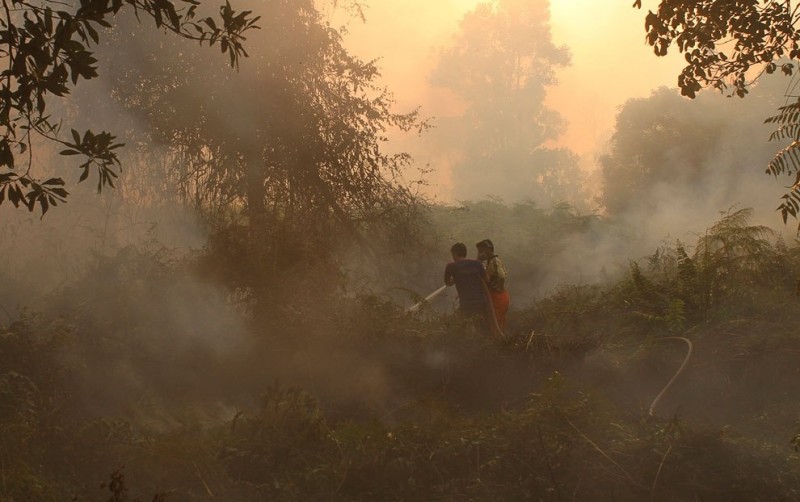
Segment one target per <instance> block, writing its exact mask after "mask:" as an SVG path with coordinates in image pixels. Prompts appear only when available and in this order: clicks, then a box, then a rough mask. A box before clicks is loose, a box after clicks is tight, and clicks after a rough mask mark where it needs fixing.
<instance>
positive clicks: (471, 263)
mask: <svg viewBox="0 0 800 502" xmlns="http://www.w3.org/2000/svg"><path fill="white" fill-rule="evenodd" d="M449 277H452V278H453V282H455V285H456V291H458V301H459V303H460V304H461V305H465V304H471V305H474V304H479V303H485V302H486V294H485V293H484V291H483V265H482V264H481V262H479V261H478V260H471V259H468V258H467V259H463V260H458V261H454V262H451V263H448V264H447V266H446V267H445V269H444V278H445V281H447V279H448V278H449Z"/></svg>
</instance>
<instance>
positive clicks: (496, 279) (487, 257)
mask: <svg viewBox="0 0 800 502" xmlns="http://www.w3.org/2000/svg"><path fill="white" fill-rule="evenodd" d="M475 247H476V248H478V259H479V260H481V261H483V262H485V263H486V275H487V276H488V278H487V285H488V287H489V296H490V297H491V301H492V307H493V308H494V315H495V317H496V318H497V325H498V327H499V328H500V330H502V331H503V332H505V330H506V314H508V308H509V306H510V304H511V299H510V297H509V295H508V291H507V290H506V275H507V274H506V268H505V267H504V266H503V262H502V261H500V258H499V257H498V256H497V255H496V254H495V253H494V243H492V241H491V240H489V239H484V240H482V241H480V242H479V243H477V244H476V245H475Z"/></svg>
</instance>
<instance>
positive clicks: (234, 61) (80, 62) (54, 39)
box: [0, 0, 259, 214]
mask: <svg viewBox="0 0 800 502" xmlns="http://www.w3.org/2000/svg"><path fill="white" fill-rule="evenodd" d="M199 5H200V2H199V1H198V0H81V1H80V4H79V6H78V7H77V9H75V10H74V11H68V10H64V9H65V6H66V4H64V3H62V2H58V1H56V0H40V1H39V2H30V1H26V0H2V11H0V58H4V59H6V61H7V62H8V64H7V66H6V67H5V68H4V69H3V70H2V71H0V131H2V133H0V190H2V194H3V195H4V197H0V203H2V202H3V201H4V200H5V196H7V197H8V200H9V201H10V202H11V203H12V204H14V205H15V207H19V205H20V204H22V205H23V206H24V207H26V208H27V209H28V210H30V211H33V210H34V208H35V207H36V206H37V203H38V206H39V207H40V208H41V210H42V214H44V213H45V212H46V211H47V208H49V207H50V206H55V205H56V204H57V203H59V202H64V201H65V200H66V197H67V192H66V190H64V189H63V185H64V182H63V180H62V179H61V178H51V179H49V180H46V181H40V180H38V179H36V178H34V177H33V176H32V175H31V174H30V171H31V162H32V153H31V150H30V148H31V133H35V134H36V135H37V136H38V137H42V138H44V139H46V140H50V141H55V142H58V143H61V144H63V145H65V146H67V149H65V150H63V151H61V154H62V155H68V156H69V155H83V156H84V157H85V158H86V161H85V162H84V163H82V164H81V165H80V166H79V167H80V168H81V169H82V170H83V172H82V174H81V176H80V178H79V181H84V180H86V179H87V177H88V175H89V172H90V170H91V168H92V167H95V168H97V172H98V175H99V180H98V190H101V189H102V188H103V187H104V186H106V185H110V186H111V187H113V186H114V183H113V179H114V178H116V176H117V174H116V172H115V171H114V168H115V167H119V166H120V162H119V159H118V158H117V155H116V153H115V151H114V150H116V149H117V148H119V147H121V146H122V144H120V143H115V142H114V140H115V137H114V136H113V135H111V134H110V133H107V132H105V131H103V132H100V133H94V132H92V131H91V130H87V131H86V132H85V133H84V134H83V136H81V135H79V134H78V133H77V132H76V131H74V130H73V131H72V139H73V141H72V142H65V141H62V140H59V139H58V130H59V128H60V126H59V124H58V123H57V122H56V121H54V120H53V119H51V117H50V116H49V115H47V114H46V109H47V100H48V99H49V98H50V96H57V97H64V96H66V95H68V94H69V92H70V88H71V87H74V86H76V85H78V82H79V81H80V80H90V79H92V78H95V77H97V76H98V68H97V59H96V58H95V57H94V54H93V52H92V47H93V45H96V44H98V43H99V41H100V33H99V30H102V29H108V28H111V27H112V20H113V17H114V16H115V15H116V14H117V13H119V12H120V11H121V10H122V9H123V8H129V9H133V11H134V13H135V15H136V17H137V19H139V20H140V21H141V17H140V16H141V15H142V14H144V15H146V16H148V17H150V18H152V19H153V20H154V22H155V26H156V28H160V29H164V30H167V31H170V32H173V33H175V34H176V35H178V36H180V37H182V38H186V39H189V40H195V41H197V42H199V43H200V44H201V45H204V44H207V45H208V46H214V45H216V44H219V47H220V49H221V51H222V53H223V54H227V55H228V57H229V62H230V65H231V67H233V68H238V65H239V60H240V59H241V58H242V57H247V52H246V51H245V49H244V46H243V43H244V41H245V40H246V37H245V33H246V32H247V31H249V30H252V29H257V28H258V26H257V25H256V22H257V21H258V20H259V17H258V16H253V15H252V12H251V11H242V12H236V11H235V10H234V9H233V8H232V7H231V5H230V3H229V2H228V1H226V2H225V4H224V5H222V6H221V7H220V8H219V18H218V19H217V20H215V18H214V17H210V16H209V17H204V18H199V17H197V12H196V11H197V8H198V6H199ZM25 153H27V154H28V158H27V161H26V162H24V163H21V162H20V161H19V159H18V157H19V156H20V155H23V154H25ZM20 164H23V165H20Z"/></svg>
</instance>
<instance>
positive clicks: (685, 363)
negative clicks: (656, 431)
mask: <svg viewBox="0 0 800 502" xmlns="http://www.w3.org/2000/svg"><path fill="white" fill-rule="evenodd" d="M659 340H683V341H684V342H686V345H688V346H689V351H688V352H687V353H686V357H685V358H684V359H683V363H681V367H680V368H678V371H676V372H675V374H674V375H673V376H672V378H671V379H670V381H669V382H667V385H665V386H664V388H663V389H661V392H659V393H658V395H657V396H656V398H655V399H653V403H652V404H651V405H650V409H649V410H648V412H647V413H648V415H650V416H651V417H652V416H653V414H654V413H653V412H654V410H655V408H656V406H657V405H658V402H659V401H660V400H661V398H662V397H664V394H666V393H667V391H668V390H669V388H670V387H671V386H672V384H673V383H674V382H675V380H677V379H678V377H679V376H680V374H681V373H683V370H684V368H686V365H687V364H688V363H689V358H690V357H692V350H693V346H692V341H691V340H689V339H688V338H684V337H682V336H667V337H664V338H659Z"/></svg>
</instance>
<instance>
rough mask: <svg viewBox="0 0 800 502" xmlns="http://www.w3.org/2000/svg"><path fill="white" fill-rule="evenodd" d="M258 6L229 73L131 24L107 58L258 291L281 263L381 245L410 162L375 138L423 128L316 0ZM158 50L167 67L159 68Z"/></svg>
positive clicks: (193, 200) (406, 207)
mask: <svg viewBox="0 0 800 502" xmlns="http://www.w3.org/2000/svg"><path fill="white" fill-rule="evenodd" d="M262 14H263V15H262V21H261V26H262V28H263V29H262V30H260V32H259V33H258V35H257V37H254V38H253V39H252V40H251V43H252V44H253V46H254V47H257V48H258V51H257V52H256V51H254V54H253V56H252V57H251V58H250V60H249V61H248V63H249V64H248V65H247V67H246V68H242V69H241V71H240V72H239V73H237V74H228V73H227V72H225V71H224V68H222V67H218V66H214V65H209V64H207V62H205V55H204V54H203V53H201V52H199V51H197V50H192V48H191V47H189V46H185V45H180V44H177V43H176V42H175V41H173V43H172V44H166V45H165V44H164V43H163V40H160V39H155V38H154V37H150V38H146V37H142V36H140V35H139V33H138V32H137V31H136V30H135V29H133V26H129V27H128V28H129V29H128V30H127V31H120V32H119V33H118V34H117V37H118V39H117V43H116V44H115V46H114V47H113V49H112V50H110V53H113V54H114V57H115V61H116V63H112V62H109V64H113V65H115V68H116V69H117V71H115V72H114V77H115V81H114V82H113V88H114V91H113V92H114V95H115V96H116V97H118V99H119V100H120V102H121V103H122V104H123V105H124V106H125V107H127V108H128V109H129V110H130V111H131V112H132V113H134V114H136V115H137V116H139V117H141V118H142V119H144V120H145V122H146V123H147V124H148V126H149V127H150V128H151V131H152V132H153V138H154V139H155V140H156V141H157V142H158V143H160V144H161V145H163V146H165V147H167V148H168V149H169V151H171V152H172V154H171V157H172V161H173V162H174V167H175V176H176V177H177V178H178V182H179V184H180V186H181V191H182V194H183V196H184V200H185V201H186V202H187V203H188V204H190V205H192V206H193V207H195V208H196V209H197V210H198V211H199V212H200V213H201V214H202V215H204V217H205V219H206V221H209V222H211V223H212V224H213V225H214V226H215V227H216V228H217V229H223V228H224V229H226V232H228V234H227V236H226V237H225V240H224V242H225V244H224V245H222V246H220V247H219V248H218V249H219V251H220V252H221V253H223V256H226V257H228V258H229V259H230V260H229V261H228V263H229V264H230V265H232V266H236V268H237V270H238V273H240V274H241V276H240V279H241V282H240V283H242V284H247V285H249V286H252V287H254V288H256V289H257V290H259V291H261V290H263V292H264V294H266V289H269V290H270V291H276V290H279V289H280V285H279V283H280V275H281V272H286V271H288V270H291V269H292V267H301V266H302V267H303V268H307V267H308V265H309V263H323V262H325V260H326V259H327V258H328V257H330V256H331V254H332V250H334V249H335V248H336V247H337V246H339V245H342V244H343V243H345V244H347V245H351V244H353V243H355V244H356V245H357V246H361V249H362V251H364V252H365V253H366V254H369V253H371V249H372V246H371V245H370V244H371V243H370V240H371V239H368V238H366V237H365V235H367V234H368V235H369V237H371V238H374V239H375V240H379V239H380V236H381V235H383V234H382V229H384V228H386V227H385V226H384V224H386V225H391V224H392V223H391V222H393V221H396V219H398V218H399V219H403V218H406V217H407V216H409V212H410V211H413V209H411V208H413V206H414V203H415V201H416V199H415V195H414V193H413V192H412V190H411V189H410V188H409V186H408V185H407V184H406V183H405V182H404V181H403V180H402V173H403V169H404V167H405V165H406V164H407V163H408V161H409V157H408V155H406V154H396V155H395V154H388V153H385V151H384V148H383V146H382V144H383V143H384V142H385V141H386V137H385V134H386V133H385V131H386V130H387V129H389V128H393V127H397V128H400V129H403V130H411V129H414V128H424V124H421V123H420V122H419V121H418V120H417V114H416V112H411V113H408V114H398V113H395V112H394V111H393V110H392V105H393V99H392V97H391V95H390V94H389V93H388V91H387V90H386V89H383V88H381V87H380V86H378V84H377V83H376V81H377V78H378V77H379V73H378V68H377V66H376V64H375V63H374V62H364V61H361V60H359V59H358V58H356V57H354V56H353V55H351V54H350V53H348V52H347V50H346V49H345V48H344V47H343V45H342V39H341V36H340V34H339V33H338V32H337V31H336V30H334V29H332V28H331V27H330V26H328V25H327V24H326V23H325V21H324V20H323V19H322V17H321V15H320V13H319V12H318V11H317V9H316V7H315V5H314V2H313V1H311V0H308V1H306V0H302V1H298V0H276V1H273V2H269V3H267V4H265V5H264V6H263V10H262ZM164 58H166V59H167V60H169V61H170V62H171V65H172V66H173V68H174V69H175V71H174V72H172V73H169V74H167V73H164V72H162V71H161V67H160V65H161V61H163V59H164ZM142 63H143V64H142ZM243 257H246V258H243ZM248 260H249V261H248ZM245 263H247V264H249V266H242V265H244V264H245ZM318 280H321V278H320V277H318ZM294 282H295V283H296V282H297V281H294ZM267 283H269V286H268V287H267ZM317 286H320V284H317ZM259 296H262V295H259Z"/></svg>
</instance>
